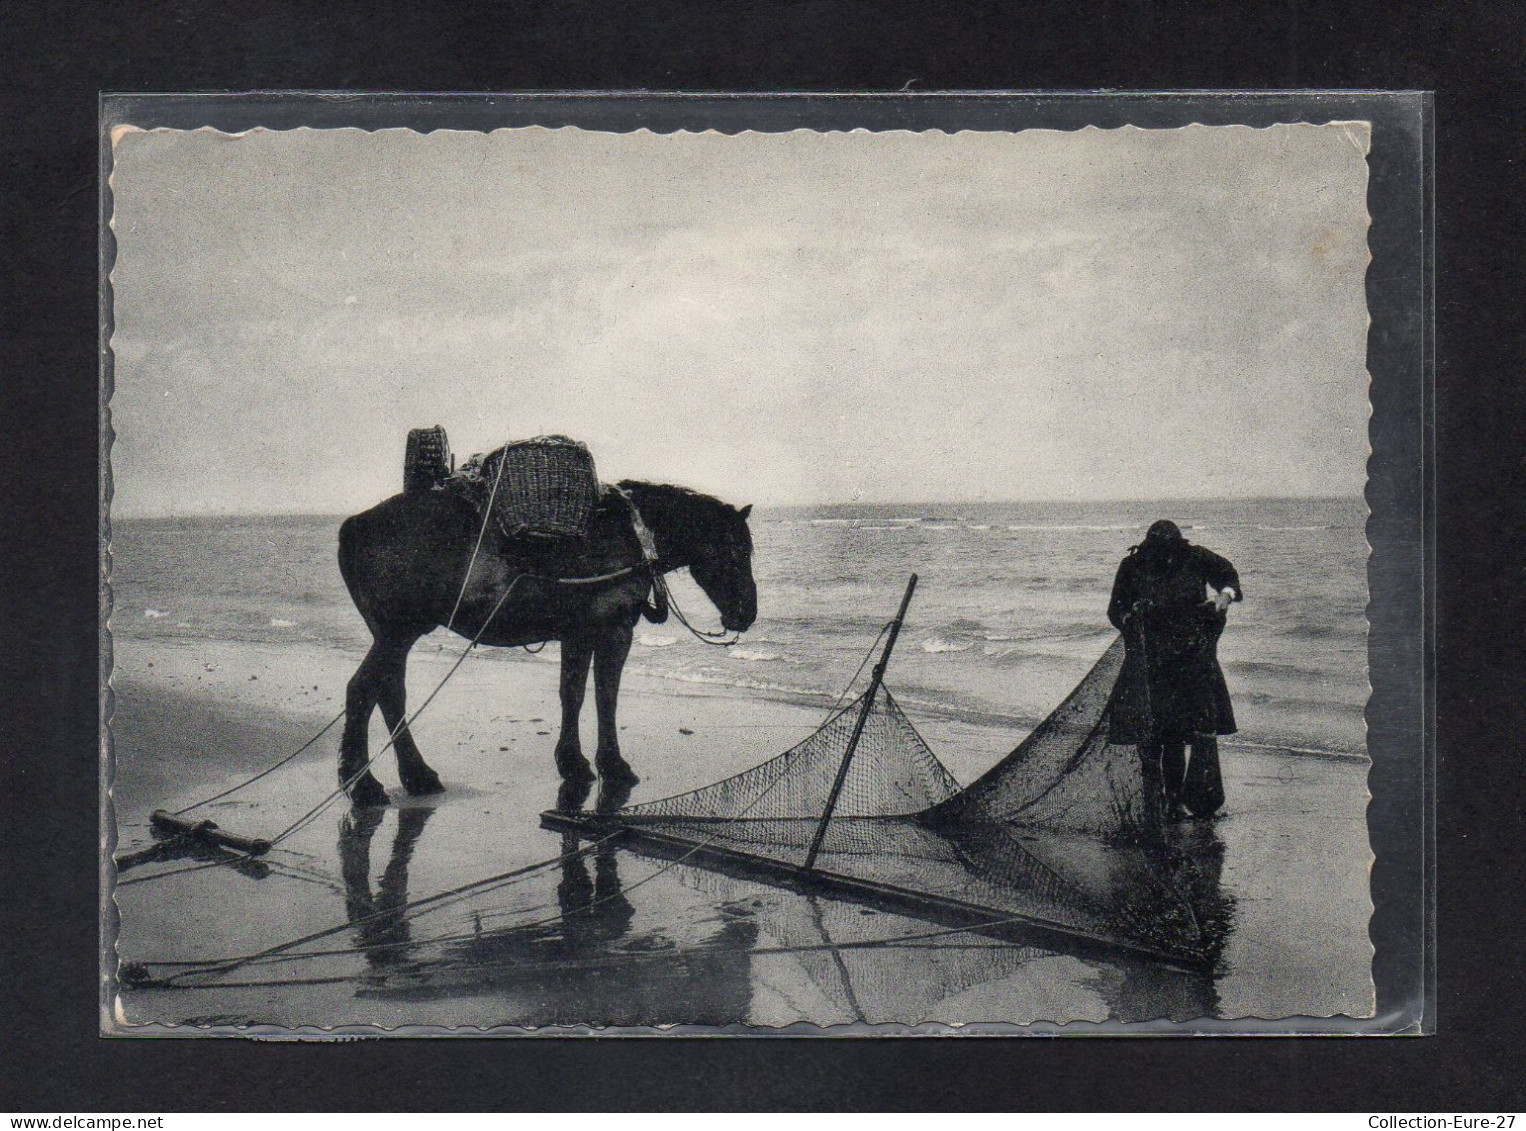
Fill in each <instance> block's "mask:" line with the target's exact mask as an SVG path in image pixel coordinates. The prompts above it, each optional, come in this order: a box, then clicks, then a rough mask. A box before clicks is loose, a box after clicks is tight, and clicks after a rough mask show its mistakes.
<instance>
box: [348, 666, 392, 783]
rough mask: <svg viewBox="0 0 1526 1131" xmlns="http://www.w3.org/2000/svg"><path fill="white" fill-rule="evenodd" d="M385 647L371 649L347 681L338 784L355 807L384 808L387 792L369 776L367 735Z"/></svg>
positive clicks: (378, 691) (377, 694) (374, 705)
mask: <svg viewBox="0 0 1526 1131" xmlns="http://www.w3.org/2000/svg"><path fill="white" fill-rule="evenodd" d="M386 651H387V646H386V645H384V644H383V643H382V642H381V641H380V640H378V641H376V642H375V643H374V644H372V645H371V650H370V651H369V652H367V653H366V658H365V659H364V660H362V661H361V662H360V667H358V668H357V669H356V670H355V674H354V675H353V676H351V677H350V683H349V686H348V687H347V688H346V689H345V696H344V737H343V738H341V739H340V740H339V784H340V785H342V786H344V787H345V791H346V792H347V793H348V794H349V795H350V800H351V801H353V802H354V803H355V804H356V805H385V804H387V791H386V790H385V789H383V788H382V787H381V782H379V781H377V780H376V779H375V778H374V777H372V775H371V771H370V769H369V768H368V764H369V763H370V760H371V759H370V754H369V749H370V743H369V741H368V734H367V732H368V731H369V729H370V726H371V712H372V711H373V710H374V709H375V708H376V701H377V698H378V696H379V694H380V686H381V668H382V667H383V666H384V664H385V657H386Z"/></svg>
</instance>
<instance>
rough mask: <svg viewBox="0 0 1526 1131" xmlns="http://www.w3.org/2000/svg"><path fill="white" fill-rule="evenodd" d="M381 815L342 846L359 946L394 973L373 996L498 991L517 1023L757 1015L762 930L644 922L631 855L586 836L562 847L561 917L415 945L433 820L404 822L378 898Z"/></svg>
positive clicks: (365, 815) (371, 989) (354, 823)
mask: <svg viewBox="0 0 1526 1131" xmlns="http://www.w3.org/2000/svg"><path fill="white" fill-rule="evenodd" d="M586 796H587V791H586V790H584V791H583V793H582V796H572V795H570V794H569V792H568V791H567V790H566V788H565V787H564V789H563V792H562V795H561V796H560V797H559V798H558V802H559V803H560V804H566V805H569V806H573V807H577V806H581V805H582V803H583V800H584V799H586ZM626 796H628V790H627V793H626V794H625V795H621V794H620V793H618V792H615V791H610V792H607V793H606V794H605V795H604V796H603V797H601V798H600V799H599V802H598V804H599V805H600V806H601V807H604V806H608V807H610V808H619V807H620V806H621V805H623V804H625V800H626ZM381 812H382V811H380V810H356V812H355V813H354V814H352V817H353V819H352V820H349V821H347V823H346V826H345V833H344V835H343V836H342V837H341V841H340V853H341V859H342V861H343V871H344V879H345V890H346V899H345V902H346V908H347V910H348V912H349V915H350V921H351V922H352V923H353V924H355V925H356V943H357V945H358V946H360V947H363V948H365V950H364V953H365V955H366V959H367V962H368V964H369V965H370V966H371V968H372V972H373V973H384V974H386V975H388V976H384V977H379V978H374V979H370V980H368V982H367V985H366V987H365V988H364V990H363V991H362V992H363V993H364V994H365V995H366V996H368V997H381V998H387V999H396V1000H423V999H440V998H453V997H476V996H482V995H491V996H494V997H498V998H500V999H501V1000H502V1010H503V1015H502V1018H501V1021H502V1023H509V1024H530V1025H556V1024H564V1025H571V1024H599V1025H670V1024H704V1025H724V1024H728V1023H732V1022H735V1021H737V1020H738V1019H740V1018H744V1017H745V1016H746V1015H747V1002H748V994H749V984H748V977H747V970H748V954H749V952H750V951H751V949H752V946H753V943H754V941H755V939H756V935H757V931H756V927H755V925H754V924H753V923H752V922H751V921H749V920H746V919H740V918H737V917H735V916H729V915H726V914H724V913H720V912H718V913H717V914H716V915H715V916H713V917H711V918H709V919H707V920H705V921H702V922H692V923H686V924H684V923H681V924H663V925H660V926H655V927H639V926H637V925H636V923H635V920H636V918H637V908H636V906H635V905H634V904H633V903H632V902H631V900H630V899H628V898H627V897H626V895H625V890H624V886H623V885H622V882H621V876H620V868H619V851H618V850H617V849H616V848H615V847H614V846H613V845H599V846H597V847H595V848H593V849H592V850H589V849H588V847H587V846H585V845H582V844H581V843H580V842H579V840H578V838H577V837H576V835H574V834H568V835H567V836H565V837H564V838H563V841H562V846H561V847H562V856H561V859H560V861H559V865H560V877H559V880H558V883H557V885H556V908H557V913H556V914H555V915H547V916H546V917H545V918H544V919H543V921H541V922H538V923H535V922H532V923H531V924H529V925H526V926H510V927H506V928H503V929H499V930H483V929H482V928H481V926H480V923H481V919H480V918H476V919H475V920H474V921H475V923H476V924H477V927H476V929H475V930H474V931H472V932H471V933H470V934H469V936H468V937H466V938H464V939H462V938H456V939H454V941H445V942H443V943H442V945H440V946H438V947H433V946H431V947H428V948H420V947H417V946H410V942H411V939H410V930H409V924H408V921H407V919H406V918H405V917H404V911H405V909H406V904H407V898H408V896H407V877H408V872H407V863H408V859H409V858H410V857H411V855H412V853H413V848H414V844H415V842H416V841H417V839H418V836H419V834H420V833H421V832H422V830H423V827H424V823H425V822H426V821H427V820H428V818H427V816H424V817H422V818H412V819H410V820H407V821H406V822H405V820H404V819H403V818H404V817H405V816H406V815H407V814H410V813H415V812H417V813H424V814H427V813H428V812H429V811H428V810H422V809H420V810H410V809H405V810H403V811H402V813H401V814H400V819H399V824H398V831H397V837H396V840H395V841H394V843H393V851H392V857H391V860H390V861H389V865H388V868H387V870H386V872H385V873H384V874H383V878H382V881H381V884H380V888H379V890H378V892H377V893H376V895H375V896H373V895H372V894H371V891H370V885H369V875H368V873H369V845H370V841H371V838H372V836H373V835H374V833H375V831H376V828H377V826H378V825H379V824H380V821H381V817H380V813H381ZM370 814H376V815H375V816H372V815H370ZM590 857H591V858H592V868H591V869H590V867H589V859H590ZM426 941H427V940H426ZM410 951H413V952H414V953H413V954H412V957H411V958H410V956H409V952H410Z"/></svg>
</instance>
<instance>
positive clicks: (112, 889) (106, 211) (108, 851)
mask: <svg viewBox="0 0 1526 1131" xmlns="http://www.w3.org/2000/svg"><path fill="white" fill-rule="evenodd" d="M1030 93H1031V94H1037V93H1041V92H1030ZM1086 93H1091V94H1095V95H1104V94H1107V93H1108V92H1086ZM1193 93H1194V94H1208V93H1219V94H1223V93H1225V92H1193ZM1302 93H1308V94H1311V95H1313V96H1317V95H1319V94H1320V93H1327V94H1330V95H1332V96H1339V95H1348V94H1350V93H1351V92H1346V91H1330V92H1318V91H1315V92H1302ZM1000 96H1005V97H1011V92H982V91H959V92H901V93H891V92H881V93H879V94H877V95H870V96H868V97H872V98H876V99H877V100H880V101H891V100H899V99H905V98H914V99H916V100H919V101H920V100H928V99H937V100H940V101H946V100H973V99H977V98H993V97H1000ZM1226 96H1227V95H1226ZM484 97H486V96H484ZM520 97H521V98H522V99H523V100H524V101H525V102H526V103H528V102H530V101H532V100H534V99H535V98H537V97H538V96H533V95H527V96H520ZM630 97H656V98H659V99H662V100H664V101H668V102H675V103H682V102H684V101H689V100H693V101H699V100H702V99H703V100H717V99H719V100H722V101H728V100H743V99H746V100H752V101H788V100H794V99H800V98H802V97H808V98H811V99H834V98H853V99H863V98H864V97H866V96H865V95H860V94H847V93H835V94H834V93H825V94H817V93H811V94H772V95H768V94H764V95H725V94H720V95H717V94H708V93H707V94H695V95H683V94H672V93H665V94H654V93H653V92H641V91H633V92H583V93H579V94H578V95H577V96H576V100H581V99H587V100H590V101H591V100H604V99H610V100H613V99H617V98H630ZM1164 97H1170V95H1166V96H1164ZM508 100H509V101H514V100H516V99H513V98H510V99H508ZM213 104H226V103H224V102H222V100H217V101H216V102H214V103H213ZM1353 126H1355V127H1360V128H1361V129H1362V130H1363V131H1365V139H1364V140H1358V139H1357V138H1356V137H1353V136H1352V134H1351V132H1350V129H1349V128H1348V127H1353ZM1288 127H1311V128H1316V129H1328V128H1330V127H1339V128H1341V129H1342V131H1343V132H1344V133H1345V135H1346V137H1347V139H1348V140H1349V141H1350V142H1351V144H1352V146H1353V147H1354V148H1356V149H1357V151H1358V152H1359V153H1360V154H1361V156H1362V159H1363V163H1364V165H1366V166H1367V184H1368V194H1369V196H1368V198H1366V200H1365V201H1364V210H1363V216H1364V218H1365V220H1366V234H1365V235H1364V242H1365V243H1366V246H1367V263H1366V267H1365V268H1364V271H1363V277H1364V287H1365V283H1366V276H1367V274H1368V273H1369V272H1370V271H1371V269H1372V262H1373V255H1372V245H1371V232H1372V210H1371V204H1370V192H1371V185H1372V175H1371V167H1370V164H1369V160H1370V157H1371V152H1372V137H1371V131H1372V122H1371V121H1369V120H1366V119H1354V118H1343V117H1334V116H1331V117H1323V116H1321V115H1318V114H1313V115H1304V116H1300V117H1299V118H1298V119H1297V120H1290V121H1282V122H1271V123H1268V124H1267V125H1264V126H1253V125H1248V124H1245V123H1237V122H1225V123H1212V122H1202V121H1196V120H1194V121H1191V122H1186V123H1183V124H1181V125H1174V126H1139V125H1135V124H1133V123H1123V124H1121V125H1117V126H1098V125H1094V124H1086V125H1079V126H1074V127H1069V128H1066V127H1056V126H1025V125H1017V124H1014V125H1011V126H997V125H993V126H989V127H965V128H962V129H958V130H946V129H943V128H941V127H923V128H907V127H899V128H895V129H870V128H868V127H863V126H857V127H851V128H847V129H839V128H816V127H810V126H797V127H792V128H790V129H784V130H758V129H738V130H726V129H715V128H708V129H703V130H697V129H691V128H688V127H675V128H673V129H671V130H654V129H652V128H651V127H648V126H635V127H631V128H630V129H612V128H591V127H587V126H579V125H562V126H541V125H534V124H531V125H523V126H498V127H488V128H481V129H474V128H469V127H467V128H463V127H457V126H440V127H430V128H422V129H421V128H418V127H410V126H384V127H378V128H375V129H369V128H366V127H363V126H305V125H302V126H286V127H269V126H251V127H249V128H248V129H244V130H223V129H219V128H218V127H216V126H213V125H210V124H207V125H201V126H195V127H181V126H153V127H147V128H145V127H140V126H134V125H131V124H130V123H117V124H114V125H112V126H111V127H110V128H109V130H108V131H106V132H105V133H103V135H102V137H101V147H100V149H101V153H100V161H101V181H100V193H101V197H100V233H99V254H100V279H101V282H100V323H99V327H100V328H99V334H100V338H99V349H100V366H101V369H100V397H101V401H100V435H99V451H100V531H101V545H100V550H99V558H98V560H99V564H100V614H99V615H100V628H99V633H100V651H99V663H100V686H101V692H100V716H99V720H100V758H101V762H100V772H99V779H98V780H99V789H100V820H101V826H100V845H101V856H100V860H99V862H98V866H99V870H100V877H101V893H102V899H101V904H102V915H101V923H100V931H101V937H100V940H99V941H100V950H101V956H102V959H103V963H102V968H101V970H100V971H99V972H98V976H99V977H100V979H101V999H100V1003H101V1024H100V1032H101V1035H102V1036H108V1037H148V1036H155V1037H171V1038H187V1039H189V1038H203V1037H222V1038H240V1039H245V1040H268V1041H292V1040H294V1041H351V1040H367V1039H372V1040H379V1039H383V1038H385V1037H424V1036H431V1037H465V1038H473V1037H498V1038H514V1037H609V1038H614V1037H619V1038H627V1039H640V1038H652V1037H669V1038H674V1037H676V1038H703V1037H715V1036H752V1037H758V1038H764V1039H766V1038H771V1037H772V1038H809V1037H928V1036H943V1037H1012V1036H1053V1035H1066V1036H1138V1035H1158V1036H1169V1035H1175V1036H1183V1035H1197V1034H1215V1035H1237V1036H1309V1035H1321V1034H1341V1035H1344V1034H1348V1033H1350V1032H1352V1030H1351V1029H1350V1027H1349V1026H1345V1025H1338V1024H1336V1022H1338V1021H1341V1020H1352V1021H1361V1022H1368V1023H1375V1022H1378V1021H1379V1020H1380V1018H1379V1017H1378V1014H1377V987H1376V984H1375V983H1374V982H1373V980H1372V960H1373V957H1375V955H1376V946H1375V944H1374V943H1373V941H1372V938H1371V933H1370V932H1371V925H1372V920H1373V918H1374V917H1375V915H1376V912H1377V907H1376V903H1375V902H1373V899H1372V874H1373V868H1374V866H1375V864H1376V861H1377V856H1376V853H1375V851H1374V849H1373V846H1372V830H1371V822H1370V819H1369V820H1368V822H1367V874H1368V887H1367V890H1368V900H1369V906H1370V908H1371V912H1370V914H1369V916H1368V929H1369V935H1368V950H1369V959H1368V982H1369V985H1370V987H1371V994H1372V998H1371V1000H1372V1003H1373V1005H1372V1012H1371V1013H1368V1014H1365V1015H1360V1014H1347V1013H1330V1014H1322V1015H1314V1014H1283V1015H1280V1016H1278V1017H1262V1016H1260V1015H1259V1014H1245V1015H1242V1016H1238V1017H1234V1018H1212V1017H1199V1018H1192V1019H1187V1020H1183V1021H1171V1020H1167V1019H1164V1018H1161V1019H1156V1020H1152V1021H1138V1022H1121V1021H1101V1022H1098V1021H1088V1020H1075V1021H1066V1022H1061V1021H1050V1020H1035V1021H1031V1022H969V1023H965V1024H951V1023H945V1022H932V1021H927V1022H880V1023H871V1022H863V1021H857V1022H851V1023H846V1024H834V1025H819V1024H816V1023H814V1022H809V1021H796V1022H791V1023H789V1024H787V1025H780V1026H773V1025H761V1024H748V1023H745V1022H738V1023H733V1024H727V1025H721V1026H705V1025H690V1024H673V1025H656V1026H615V1025H611V1026H604V1025H596V1024H586V1025H584V1024H580V1025H546V1026H530V1025H513V1024H502V1025H489V1026H475V1025H461V1026H448V1025H434V1024H414V1023H404V1024H400V1025H394V1026H388V1025H380V1024H343V1025H333V1026H321V1025H295V1026H282V1025H274V1024H270V1023H264V1022H257V1023H250V1024H233V1025H206V1026H203V1025H186V1024H171V1023H166V1022H159V1021H150V1022H139V1023H135V1022H131V1021H128V1020H127V1019H126V1018H125V1016H123V1014H122V1010H121V1003H120V996H119V993H118V988H119V980H118V976H117V975H118V969H119V966H120V955H119V954H118V953H117V949H116V944H117V932H118V930H119V928H120V908H119V907H118V904H117V901H116V869H115V867H114V866H113V858H114V854H115V848H116V843H117V837H116V832H117V823H116V808H115V804H114V800H113V795H112V786H113V785H114V782H115V770H116V757H115V751H114V748H113V743H112V732H111V720H112V717H113V715H114V713H115V704H116V695H115V690H114V688H113V687H112V682H111V677H112V673H113V671H114V650H113V640H112V636H111V627H110V625H111V613H112V611H113V598H114V591H113V589H112V587H111V563H112V548H111V547H112V538H111V501H112V497H113V494H114V481H113V478H112V468H111V460H110V455H111V447H112V444H113V442H114V440H115V435H116V434H115V431H114V429H113V427H112V423H111V401H112V396H113V394H114V392H115V354H114V352H113V351H112V349H111V338H112V337H113V336H114V333H115V329H116V327H115V319H114V302H113V299H114V293H115V292H114V290H113V276H114V273H115V267H116V213H115V208H114V207H113V205H114V199H115V198H114V195H113V188H114V180H115V162H114V161H113V156H114V153H115V149H116V146H117V144H118V143H119V142H120V141H121V140H122V139H123V138H124V137H127V136H130V135H134V134H144V135H147V134H156V133H172V134H188V133H189V134H211V135H215V136H217V137H222V138H229V139H232V138H240V137H245V136H248V135H251V134H262V133H272V134H275V133H280V134H286V133H325V134H328V133H335V132H345V133H364V134H374V135H381V134H415V135H417V136H419V137H420V138H427V137H430V136H432V135H434V134H441V133H443V134H476V135H479V136H483V137H489V136H492V135H495V134H502V133H527V132H531V133H563V132H572V133H602V134H610V135H615V136H626V135H642V134H645V135H649V136H651V137H665V138H673V137H678V136H683V137H685V138H690V137H692V138H705V137H709V136H717V137H728V138H734V137H778V138H782V137H788V136H791V135H795V134H817V135H822V136H834V135H842V136H848V137H851V136H854V135H858V134H864V135H891V136H895V135H925V134H937V135H940V136H941V137H943V138H956V137H960V136H962V135H964V134H993V135H996V134H1016V133H1035V132H1037V133H1052V134H1080V133H1089V132H1097V133H1117V132H1138V133H1165V132H1172V131H1176V130H1188V129H1212V130H1249V131H1255V132H1266V131H1268V130H1275V129H1283V128H1288ZM1364 305H1365V298H1364ZM1366 316H1367V334H1368V353H1369V357H1370V353H1371V334H1372V314H1371V310H1370V309H1368V310H1367V311H1366ZM1364 369H1365V370H1366V371H1367V406H1368V412H1367V423H1368V432H1367V458H1366V460H1365V461H1364V466H1366V467H1367V468H1368V469H1369V474H1368V484H1369V486H1370V482H1371V474H1370V467H1371V462H1372V460H1373V458H1374V456H1375V450H1374V448H1373V443H1372V426H1373V409H1372V385H1373V380H1372V372H1371V368H1370V364H1369V363H1367V362H1364ZM1362 497H1363V502H1364V504H1365V505H1366V506H1367V518H1366V520H1365V521H1364V523H1363V538H1364V542H1365V544H1366V546H1367V563H1366V564H1367V567H1368V569H1369V571H1370V568H1371V560H1372V555H1373V546H1372V542H1371V538H1370V527H1371V522H1372V519H1373V511H1372V504H1371V500H1370V499H1369V498H1368V495H1367V488H1366V487H1364V489H1363V496H1362ZM1371 608H1372V600H1371V586H1370V584H1369V585H1368V601H1367V603H1366V605H1364V606H1363V619H1364V620H1365V621H1366V623H1367V638H1368V640H1369V642H1370V638H1371V632H1372V621H1371ZM1367 691H1368V703H1369V705H1370V703H1371V697H1372V692H1373V687H1372V682H1371V663H1370V662H1369V663H1368V665H1367ZM1363 727H1364V732H1369V733H1370V729H1371V726H1370V723H1369V722H1368V720H1367V713H1366V710H1365V709H1364V711H1363ZM1367 761H1368V782H1367V800H1368V809H1369V810H1370V808H1371V806H1372V802H1373V794H1372V790H1371V785H1370V779H1371V774H1372V768H1373V762H1372V759H1371V757H1370V755H1369V757H1368V759H1367ZM108 929H109V935H110V937H109V938H108V937H107V934H108ZM1245 1021H1259V1022H1263V1023H1264V1026H1265V1027H1263V1028H1247V1027H1245V1025H1244V1024H1243V1022H1245ZM1407 1031H1410V1030H1394V1032H1407ZM1413 1031H1415V1032H1418V1031H1419V1030H1418V1029H1414V1030H1413Z"/></svg>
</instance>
